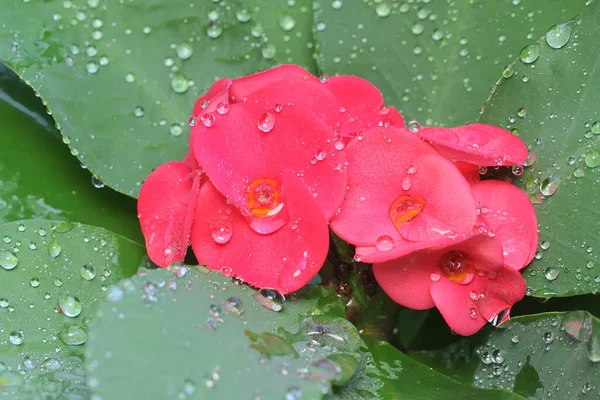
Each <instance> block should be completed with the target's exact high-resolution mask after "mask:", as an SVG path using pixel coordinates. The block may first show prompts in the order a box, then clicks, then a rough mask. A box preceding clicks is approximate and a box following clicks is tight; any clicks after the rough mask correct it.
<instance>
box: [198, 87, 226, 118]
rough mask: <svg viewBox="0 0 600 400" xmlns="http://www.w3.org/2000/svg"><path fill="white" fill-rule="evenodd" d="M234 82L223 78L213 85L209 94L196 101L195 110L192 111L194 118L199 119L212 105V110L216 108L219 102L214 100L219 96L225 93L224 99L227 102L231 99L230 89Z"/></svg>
mask: <svg viewBox="0 0 600 400" xmlns="http://www.w3.org/2000/svg"><path fill="white" fill-rule="evenodd" d="M232 82H233V81H232V80H231V79H228V78H223V79H219V80H218V81H216V82H215V83H213V84H212V86H211V87H210V89H209V90H208V92H206V93H205V94H203V95H202V96H200V97H199V98H198V100H196V103H195V104H194V110H193V111H192V116H194V117H196V118H198V117H199V116H200V114H202V112H203V111H205V109H206V108H207V106H208V105H212V108H216V106H217V103H218V102H216V101H213V99H214V98H215V97H216V96H218V95H219V94H223V93H224V97H223V99H225V100H227V99H228V98H229V89H230V87H231V83H232ZM211 103H212V104H211Z"/></svg>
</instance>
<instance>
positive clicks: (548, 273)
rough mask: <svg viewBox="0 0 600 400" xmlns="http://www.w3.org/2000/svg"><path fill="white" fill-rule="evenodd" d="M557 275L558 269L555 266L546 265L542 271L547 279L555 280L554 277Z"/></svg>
mask: <svg viewBox="0 0 600 400" xmlns="http://www.w3.org/2000/svg"><path fill="white" fill-rule="evenodd" d="M558 275H559V270H558V269H557V268H554V267H548V268H546V270H545V271H544V276H545V277H546V279H548V280H549V281H553V280H555V279H556V278H558Z"/></svg>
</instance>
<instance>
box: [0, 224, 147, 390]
mask: <svg viewBox="0 0 600 400" xmlns="http://www.w3.org/2000/svg"><path fill="white" fill-rule="evenodd" d="M146 265H147V263H146V255H145V250H144V248H143V247H142V246H140V245H138V244H136V243H133V242H131V241H129V240H128V239H125V238H123V237H121V236H117V235H115V234H112V233H111V232H108V231H106V230H104V229H100V228H95V227H91V226H86V225H81V224H72V223H69V222H54V221H43V220H28V221H23V222H20V223H17V222H13V223H8V224H4V225H0V282H2V285H1V287H0V321H2V322H1V323H0V334H1V335H2V336H1V338H0V397H2V398H10V399H15V400H18V399H31V398H59V397H60V396H61V393H67V392H69V393H71V394H72V396H73V397H69V398H73V399H79V398H83V397H85V396H87V394H88V389H87V388H86V387H85V385H84V375H85V370H84V366H83V346H82V344H83V343H85V341H86V340H87V330H88V324H89V323H90V321H91V318H93V316H94V315H95V310H96V304H97V302H98V299H99V298H100V297H102V296H103V291H105V290H106V289H107V287H108V285H111V284H113V283H115V282H118V281H119V279H121V278H123V277H125V276H130V275H132V274H133V273H135V271H136V270H137V268H138V267H141V266H146ZM78 396H79V397H78ZM60 398H62V397H60Z"/></svg>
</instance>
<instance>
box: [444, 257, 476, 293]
mask: <svg viewBox="0 0 600 400" xmlns="http://www.w3.org/2000/svg"><path fill="white" fill-rule="evenodd" d="M438 266H439V267H440V269H441V270H442V272H443V273H444V275H446V277H447V278H448V279H450V280H451V281H452V282H455V283H460V284H463V285H465V284H467V283H469V282H471V281H472V280H473V277H474V275H475V267H474V265H473V260H471V257H469V255H468V254H465V253H463V252H462V251H457V250H451V251H449V252H447V253H445V254H444V255H443V256H442V257H441V258H440V260H439V261H438Z"/></svg>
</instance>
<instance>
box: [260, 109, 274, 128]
mask: <svg viewBox="0 0 600 400" xmlns="http://www.w3.org/2000/svg"><path fill="white" fill-rule="evenodd" d="M257 126H258V129H259V130H260V131H261V132H265V133H268V132H271V131H272V130H273V128H274V127H275V113H274V112H273V111H271V110H269V111H267V112H265V113H264V114H263V115H261V116H260V117H259V118H258V121H257Z"/></svg>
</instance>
